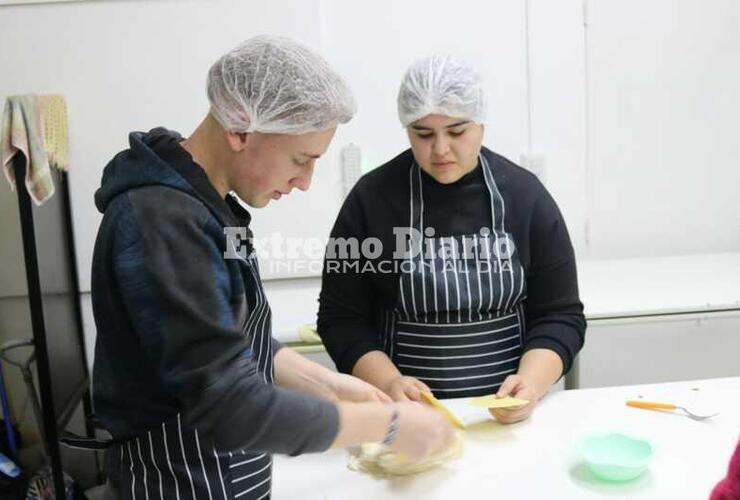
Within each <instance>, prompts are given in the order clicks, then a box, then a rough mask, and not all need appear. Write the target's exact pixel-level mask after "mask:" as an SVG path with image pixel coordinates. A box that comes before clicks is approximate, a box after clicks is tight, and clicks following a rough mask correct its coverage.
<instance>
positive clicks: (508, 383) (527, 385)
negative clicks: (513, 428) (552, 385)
mask: <svg viewBox="0 0 740 500" xmlns="http://www.w3.org/2000/svg"><path fill="white" fill-rule="evenodd" d="M546 393H547V388H542V387H540V386H539V385H537V384H535V383H533V382H531V381H529V380H527V379H526V378H525V377H523V376H521V375H519V374H516V375H509V376H508V377H506V380H504V383H503V384H501V387H500V388H499V390H498V392H497V393H496V397H497V398H504V397H506V396H511V397H513V398H518V399H526V400H528V401H529V403H528V404H526V405H525V406H519V407H516V408H491V409H490V410H488V411H489V412H490V413H491V415H493V416H494V417H495V418H496V420H498V421H499V422H501V423H502V424H513V423H515V422H520V421H522V420H526V419H527V418H529V416H530V415H531V414H532V411H533V410H534V407H535V406H537V402H538V401H539V400H540V399H541V398H542V397H543V396H544V395H545V394H546Z"/></svg>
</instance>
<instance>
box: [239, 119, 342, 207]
mask: <svg viewBox="0 0 740 500" xmlns="http://www.w3.org/2000/svg"><path fill="white" fill-rule="evenodd" d="M335 131H336V126H334V127H331V128H329V129H326V130H322V131H319V132H309V133H306V134H300V135H288V134H261V133H256V132H255V133H249V134H246V137H245V143H244V148H243V149H242V150H241V151H239V152H238V153H236V158H235V161H234V162H233V164H232V166H231V169H230V172H229V174H230V175H229V185H230V187H231V189H232V190H233V191H234V192H235V193H236V194H237V196H239V198H241V199H242V200H244V202H246V203H247V204H248V205H249V206H250V207H254V208H262V207H264V206H266V205H267V204H268V203H269V202H270V200H279V199H280V198H281V197H282V196H283V195H286V194H288V193H290V191H291V190H292V189H293V188H298V189H300V190H301V191H306V190H307V189H308V187H309V186H310V185H311V177H312V176H313V169H314V163H315V162H316V159H318V158H319V157H320V156H321V155H323V154H324V153H325V152H326V150H327V149H328V147H329V143H330V142H331V140H332V138H333V137H334V132H335Z"/></svg>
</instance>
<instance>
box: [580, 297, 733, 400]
mask: <svg viewBox="0 0 740 500" xmlns="http://www.w3.org/2000/svg"><path fill="white" fill-rule="evenodd" d="M578 359H579V361H578V369H577V379H578V381H577V384H578V385H577V387H578V388H589V387H603V386H614V385H630V384H645V383H656V382H668V381H676V380H690V379H703V378H715V377H729V376H738V375H740V311H732V312H723V313H706V314H686V315H675V316H655V317H646V318H631V319H620V320H599V321H592V322H590V323H589V326H588V331H587V332H586V344H585V346H584V348H583V350H582V351H581V353H580V354H579V358H578Z"/></svg>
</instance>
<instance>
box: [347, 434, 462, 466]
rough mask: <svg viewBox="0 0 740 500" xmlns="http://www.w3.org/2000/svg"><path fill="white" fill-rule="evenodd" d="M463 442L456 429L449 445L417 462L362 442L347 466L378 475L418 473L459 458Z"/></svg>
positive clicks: (381, 447)
mask: <svg viewBox="0 0 740 500" xmlns="http://www.w3.org/2000/svg"><path fill="white" fill-rule="evenodd" d="M463 443H464V438H463V434H462V432H459V431H456V432H455V436H454V438H453V439H452V441H451V442H450V445H449V446H447V447H446V448H445V449H443V450H441V451H439V452H437V453H435V454H434V455H432V456H430V457H427V458H426V459H424V460H421V461H419V462H412V461H410V460H409V459H408V458H406V457H405V456H404V455H402V454H400V453H396V452H394V451H393V450H391V449H390V448H389V447H388V446H384V445H382V444H379V443H368V444H363V445H362V446H361V447H360V449H359V453H357V454H354V455H351V456H350V459H349V465H348V466H349V468H350V469H351V470H355V471H361V472H366V473H368V474H372V475H374V476H379V477H387V476H408V475H411V474H419V473H420V472H424V471H427V470H429V469H433V468H435V467H439V466H441V465H444V464H446V463H448V462H450V461H452V460H454V459H456V458H459V457H460V456H461V455H462V452H463Z"/></svg>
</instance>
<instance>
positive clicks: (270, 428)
mask: <svg viewBox="0 0 740 500" xmlns="http://www.w3.org/2000/svg"><path fill="white" fill-rule="evenodd" d="M208 97H209V100H210V104H211V109H210V112H209V113H208V115H207V116H206V118H205V119H204V120H203V122H202V123H201V124H200V125H199V126H198V128H197V129H196V130H195V132H194V133H193V134H192V135H191V136H190V137H189V138H187V139H185V140H182V138H181V137H180V136H179V135H178V134H177V133H175V132H171V131H168V130H166V129H162V128H159V129H154V130H152V131H150V132H149V133H141V132H134V133H132V134H131V135H130V136H129V141H130V148H129V149H127V150H125V151H123V152H121V153H119V154H118V155H116V157H115V158H113V160H111V162H110V163H109V164H108V166H107V167H106V169H105V172H104V174H103V180H102V184H101V187H100V189H99V190H98V192H97V193H96V195H95V202H96V205H97V207H98V209H99V210H100V211H101V212H102V213H103V214H104V216H103V221H102V223H101V226H100V229H99V233H98V239H97V242H96V246H95V254H94V260H93V275H92V297H93V308H94V313H95V321H96V325H97V330H98V338H97V343H96V348H95V367H94V385H93V395H94V402H95V409H96V413H97V415H98V416H99V418H100V420H101V421H102V422H103V424H104V425H105V426H106V428H107V429H108V430H109V431H110V432H111V434H112V435H113V438H114V444H113V445H112V446H111V448H110V449H109V452H108V455H107V471H108V474H109V479H110V482H111V484H112V486H113V487H115V489H116V490H117V494H118V495H119V496H120V497H122V498H147V499H149V498H183V499H184V498H193V499H195V498H208V499H209V500H210V499H230V498H243V499H246V498H266V497H268V496H269V495H270V478H271V463H272V462H271V457H270V455H271V454H272V453H286V454H291V455H297V454H300V453H306V452H318V451H322V450H325V449H327V448H329V447H331V446H347V445H354V444H359V443H363V442H372V441H384V442H386V443H389V444H391V446H393V447H394V448H395V449H396V450H399V451H402V452H404V453H406V454H408V455H410V456H411V457H414V458H422V457H424V456H426V455H428V454H429V453H431V452H433V451H434V450H435V449H436V448H438V447H440V446H441V445H443V443H444V442H445V441H446V439H447V438H448V437H449V436H450V434H451V430H450V428H449V426H448V424H447V423H446V422H445V421H444V420H443V418H442V417H441V416H440V415H438V414H436V413H435V412H433V411H432V410H430V409H428V408H425V407H422V406H420V405H418V404H414V403H406V404H396V405H389V404H387V403H386V404H381V403H384V402H386V401H388V397H387V396H386V395H385V394H383V393H382V392H381V391H379V390H377V389H375V388H373V387H372V386H370V385H369V384H366V383H364V382H362V381H360V380H358V379H355V378H353V377H351V376H348V375H341V374H337V373H335V372H332V371H330V370H327V369H325V368H322V367H321V366H319V365H317V364H315V363H313V362H310V361H308V360H307V359H305V358H303V357H301V356H300V355H298V354H296V353H295V352H293V351H291V350H290V349H288V348H285V347H281V346H280V345H279V344H278V343H277V342H276V341H275V340H274V339H272V337H271V335H270V308H269V304H268V303H267V300H266V297H265V294H264V290H263V288H262V283H261V280H260V276H259V269H258V265H257V261H256V259H255V257H254V254H253V252H252V248H251V245H250V241H249V240H250V238H247V241H246V242H244V244H243V245H236V244H235V243H234V239H233V238H232V237H229V235H233V234H235V232H236V233H238V232H242V233H243V234H249V233H248V231H249V230H248V226H249V221H250V215H249V214H248V213H247V212H246V211H245V210H244V209H243V208H242V207H241V205H240V204H239V203H238V202H237V201H236V198H235V197H234V196H233V195H231V194H230V193H232V192H233V193H235V194H236V195H237V196H238V197H239V198H241V199H242V200H243V201H244V202H246V203H247V204H248V205H250V206H252V207H263V206H265V205H266V204H267V203H269V201H270V200H271V199H272V200H277V199H279V198H280V197H281V196H283V195H286V194H288V193H289V192H290V191H291V190H292V189H293V188H298V189H301V190H305V189H308V187H309V184H310V182H311V175H312V173H313V168H314V162H315V161H316V159H317V158H319V157H320V156H321V155H323V154H324V153H325V151H326V150H327V148H328V146H329V143H330V141H331V139H332V137H333V135H334V131H335V129H336V127H337V125H338V124H339V123H345V122H347V121H348V120H349V119H350V118H351V117H352V114H353V112H354V103H353V99H352V96H351V93H350V92H349V90H348V88H347V87H346V85H345V84H344V82H343V81H342V79H341V78H340V77H339V76H338V75H337V74H336V73H335V72H334V71H333V70H331V68H330V67H329V66H328V65H327V63H326V62H325V61H324V60H323V59H322V58H321V57H319V56H318V55H317V54H315V53H313V52H311V51H310V50H308V49H306V48H305V47H303V46H301V45H299V44H297V43H295V42H293V41H291V40H289V39H285V38H280V37H257V38H253V39H250V40H248V41H247V42H245V43H244V44H243V45H241V46H239V47H237V48H236V49H234V50H232V51H231V52H229V53H227V54H226V55H224V56H223V57H221V58H220V59H219V60H218V61H217V62H216V63H215V64H214V65H213V66H212V67H211V70H210V72H209V75H208ZM235 229H236V230H237V231H234V230H235ZM239 230H240V231H239ZM281 386H282V387H281ZM316 396H318V397H316Z"/></svg>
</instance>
